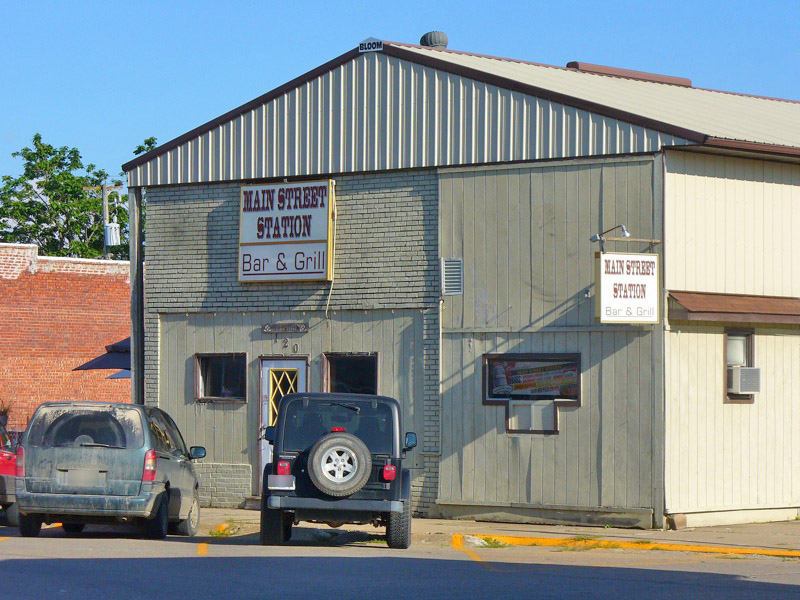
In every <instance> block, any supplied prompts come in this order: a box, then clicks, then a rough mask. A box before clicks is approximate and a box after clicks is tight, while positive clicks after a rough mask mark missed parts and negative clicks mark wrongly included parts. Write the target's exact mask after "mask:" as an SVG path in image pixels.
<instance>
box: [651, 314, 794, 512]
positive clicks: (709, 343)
mask: <svg viewBox="0 0 800 600" xmlns="http://www.w3.org/2000/svg"><path fill="white" fill-rule="evenodd" d="M722 333H723V329H722V328H721V327H702V328H700V327H688V326H686V327H684V326H680V327H677V326H673V327H672V329H671V330H670V331H668V332H667V334H666V424H667V428H666V507H667V510H668V511H669V512H678V513H682V512H694V511H715V510H731V509H742V508H776V507H785V506H798V505H800V469H798V465H799V464H800V459H798V457H799V456H800V367H799V366H798V365H800V335H798V332H797V331H781V330H777V329H774V330H768V329H760V330H757V331H756V336H755V340H754V349H755V360H754V364H755V366H758V367H761V369H762V372H761V386H762V388H761V392H760V393H758V394H756V396H755V402H754V403H753V404H726V403H723V392H724V390H723V384H724V382H723V364H724V362H723V360H724V359H723V337H722Z"/></svg>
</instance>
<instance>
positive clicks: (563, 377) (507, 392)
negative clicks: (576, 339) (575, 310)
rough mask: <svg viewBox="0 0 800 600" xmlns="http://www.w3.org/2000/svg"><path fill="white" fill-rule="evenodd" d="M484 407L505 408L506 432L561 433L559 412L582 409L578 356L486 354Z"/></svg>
mask: <svg viewBox="0 0 800 600" xmlns="http://www.w3.org/2000/svg"><path fill="white" fill-rule="evenodd" d="M483 381H484V386H483V387H484V395H483V403H484V404H489V405H503V406H504V407H505V411H506V431H508V432H510V433H558V409H559V408H560V407H567V406H575V407H576V406H580V394H581V366H580V355H579V354H486V355H484V358H483Z"/></svg>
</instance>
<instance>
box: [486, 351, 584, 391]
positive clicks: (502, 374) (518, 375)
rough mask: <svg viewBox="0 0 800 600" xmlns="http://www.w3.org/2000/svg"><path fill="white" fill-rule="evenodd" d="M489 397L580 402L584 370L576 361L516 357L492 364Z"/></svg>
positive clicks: (493, 361)
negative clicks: (581, 370)
mask: <svg viewBox="0 0 800 600" xmlns="http://www.w3.org/2000/svg"><path fill="white" fill-rule="evenodd" d="M488 366H489V390H488V392H489V397H491V398H509V397H514V398H527V399H531V400H545V399H553V400H554V399H568V400H578V399H579V393H580V369H579V366H578V362H577V361H575V360H568V359H564V360H539V359H523V360H515V359H513V358H507V359H506V358H502V359H491V360H490V361H489V365H488Z"/></svg>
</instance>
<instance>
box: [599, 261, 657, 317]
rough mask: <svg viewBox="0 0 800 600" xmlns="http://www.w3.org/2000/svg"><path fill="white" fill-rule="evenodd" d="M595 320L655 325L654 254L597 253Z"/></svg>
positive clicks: (655, 272) (655, 262)
mask: <svg viewBox="0 0 800 600" xmlns="http://www.w3.org/2000/svg"><path fill="white" fill-rule="evenodd" d="M595 260H596V265H595V266H596V277H595V289H596V290H597V297H596V298H595V317H596V319H597V320H598V321H600V322H601V323H633V324H651V323H658V301H659V297H660V293H659V276H658V255H657V254H619V253H616V252H604V253H600V252H597V253H596V254H595Z"/></svg>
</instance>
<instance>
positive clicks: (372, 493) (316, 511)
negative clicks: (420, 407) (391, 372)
mask: <svg viewBox="0 0 800 600" xmlns="http://www.w3.org/2000/svg"><path fill="white" fill-rule="evenodd" d="M400 432H401V428H400V404H399V403H398V402H397V400H394V399H393V398H387V397H384V396H372V395H360V394H289V395H287V396H284V397H283V399H281V401H280V405H279V407H278V418H277V421H276V423H275V426H274V427H268V428H267V430H266V433H265V437H266V439H267V440H268V441H270V442H272V443H273V455H272V457H273V458H272V463H271V464H268V465H267V466H266V467H265V468H264V487H263V495H262V499H261V543H262V544H264V545H273V544H281V543H283V542H286V541H288V540H289V538H290V537H291V534H292V525H293V524H296V523H299V522H300V521H311V522H314V523H327V524H328V525H330V526H331V527H338V526H340V525H343V524H344V523H372V524H373V525H375V526H376V527H379V526H385V527H386V541H387V543H388V545H389V547H390V548H408V547H409V546H410V545H411V475H410V473H409V471H408V469H403V467H402V462H403V457H404V456H405V453H406V451H408V450H411V448H414V447H415V446H416V445H417V436H416V434H415V433H406V434H405V439H404V442H403V445H402V446H401V443H400Z"/></svg>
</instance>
